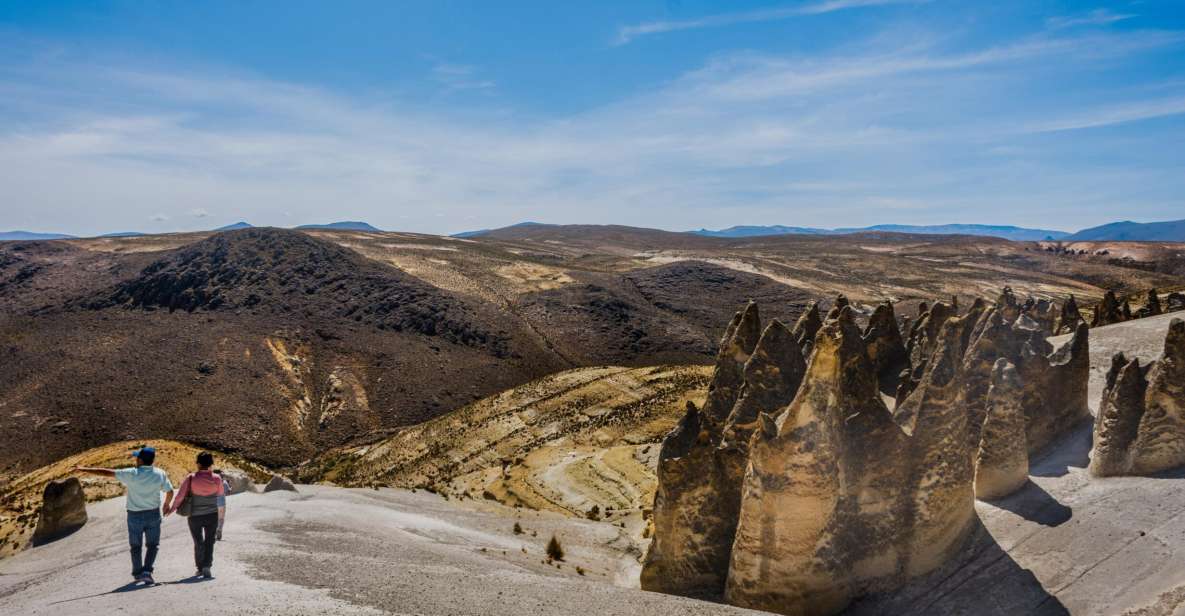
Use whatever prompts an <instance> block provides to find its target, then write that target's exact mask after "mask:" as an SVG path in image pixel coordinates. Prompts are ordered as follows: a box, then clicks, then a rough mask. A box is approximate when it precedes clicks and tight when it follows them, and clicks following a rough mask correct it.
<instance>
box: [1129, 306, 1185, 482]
mask: <svg viewBox="0 0 1185 616" xmlns="http://www.w3.org/2000/svg"><path fill="white" fill-rule="evenodd" d="M1131 457H1132V460H1131V468H1132V473H1133V474H1136V475H1150V474H1152V473H1158V472H1160V471H1163V470H1168V469H1170V468H1174V467H1177V466H1181V465H1182V464H1185V321H1182V320H1181V319H1173V322H1172V323H1171V324H1169V331H1168V335H1167V336H1165V341H1164V354H1163V355H1161V357H1160V359H1158V360H1156V363H1154V364H1153V365H1152V367H1151V368H1150V369H1149V371H1148V390H1147V392H1146V393H1145V394H1144V416H1143V417H1141V418H1140V426H1139V428H1138V430H1137V432H1136V440H1135V443H1133V444H1132V452H1131Z"/></svg>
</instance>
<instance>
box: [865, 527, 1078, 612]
mask: <svg viewBox="0 0 1185 616" xmlns="http://www.w3.org/2000/svg"><path fill="white" fill-rule="evenodd" d="M1069 613H1070V612H1069V610H1067V609H1066V606H1065V605H1063V604H1062V602H1061V601H1060V600H1058V598H1057V597H1055V596H1054V595H1051V594H1049V593H1048V592H1047V591H1046V590H1045V588H1044V587H1043V586H1041V582H1040V581H1039V580H1037V577H1036V576H1035V575H1033V572H1032V571H1030V570H1028V569H1025V568H1024V567H1022V566H1020V564H1018V563H1017V562H1016V561H1015V560H1013V559H1012V557H1011V556H1009V555H1008V552H1006V551H1004V548H1002V547H1000V544H999V543H997V542H996V540H995V539H994V538H993V537H992V535H991V533H989V532H988V531H987V529H986V528H985V527H984V525H983V522H982V521H980V520H979V518H978V517H977V518H976V519H975V526H974V528H973V529H972V531H971V534H970V535H969V536H968V538H967V541H966V543H965V544H964V547H963V549H962V550H961V551H960V552H959V553H958V554H957V555H956V556H954V557H953V558H951V559H950V560H948V561H947V562H946V563H945V564H943V565H942V566H941V567H939V568H938V569H935V570H934V571H932V572H930V573H928V574H926V575H922V576H919V577H916V578H914V579H912V580H909V581H908V582H906V583H905V584H904V585H902V586H901V587H899V588H897V589H896V590H893V591H887V592H882V593H872V594H868V595H865V596H863V597H861V598H859V599H857V600H856V601H854V602H853V603H852V604H851V605H850V606H848V608H847V609H846V610H845V611H844V614H847V615H854V616H872V615H877V616H880V615H884V614H960V615H972V614H973V615H975V616H1012V615H1014V614H1038V615H1041V616H1065V615H1068V614H1069Z"/></svg>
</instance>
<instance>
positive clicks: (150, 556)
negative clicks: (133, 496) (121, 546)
mask: <svg viewBox="0 0 1185 616" xmlns="http://www.w3.org/2000/svg"><path fill="white" fill-rule="evenodd" d="M128 543H129V544H130V545H131V547H132V575H140V574H141V573H152V563H154V562H156V549H157V546H158V545H160V510H159V509H148V510H146V511H129V512H128ZM145 546H147V547H148V552H147V553H146V554H141V550H142V549H143V548H144V547H145Z"/></svg>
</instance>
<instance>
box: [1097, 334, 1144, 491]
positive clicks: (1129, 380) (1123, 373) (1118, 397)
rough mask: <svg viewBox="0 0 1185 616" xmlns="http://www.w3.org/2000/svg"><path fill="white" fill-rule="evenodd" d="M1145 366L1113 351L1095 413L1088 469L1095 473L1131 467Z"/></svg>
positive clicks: (1100, 474)
mask: <svg viewBox="0 0 1185 616" xmlns="http://www.w3.org/2000/svg"><path fill="white" fill-rule="evenodd" d="M1147 372H1148V370H1147V368H1146V367H1141V366H1140V360H1139V358H1133V359H1132V360H1131V361H1128V359H1127V358H1126V357H1125V356H1124V355H1123V353H1116V354H1115V356H1114V357H1112V358H1111V369H1110V370H1108V371H1107V385H1106V388H1105V389H1104V390H1103V397H1102V400H1100V401H1099V410H1098V414H1097V416H1096V417H1095V425H1094V435H1093V439H1092V441H1093V442H1092V446H1091V453H1090V467H1089V469H1090V472H1091V474H1092V475H1095V476H1096V477H1110V476H1114V475H1125V474H1127V473H1128V472H1129V471H1130V469H1131V455H1130V452H1131V445H1132V443H1133V442H1134V441H1135V440H1136V432H1137V431H1138V429H1139V427H1140V418H1141V417H1143V416H1144V395H1145V393H1146V392H1147V391H1148V380H1147Z"/></svg>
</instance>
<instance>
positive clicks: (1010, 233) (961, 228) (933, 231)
mask: <svg viewBox="0 0 1185 616" xmlns="http://www.w3.org/2000/svg"><path fill="white" fill-rule="evenodd" d="M874 231H883V232H889V233H917V234H922V235H979V236H987V237H1000V238H1004V239H1006V240H1013V241H1017V242H1033V241H1040V240H1060V239H1064V238H1066V237H1069V235H1070V234H1069V233H1067V232H1065V231H1054V230H1052V229H1026V228H1024V227H1013V226H1010V225H872V226H871V227H841V228H838V229H818V228H815V227H785V226H782V225H770V226H740V227H729V228H727V229H721V230H719V231H710V230H708V229H700V230H699V231H691V233H694V234H696V235H703V236H707V237H760V236H765V235H785V234H790V233H794V234H799V235H842V234H847V233H868V232H874ZM1183 237H1185V235H1183Z"/></svg>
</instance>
